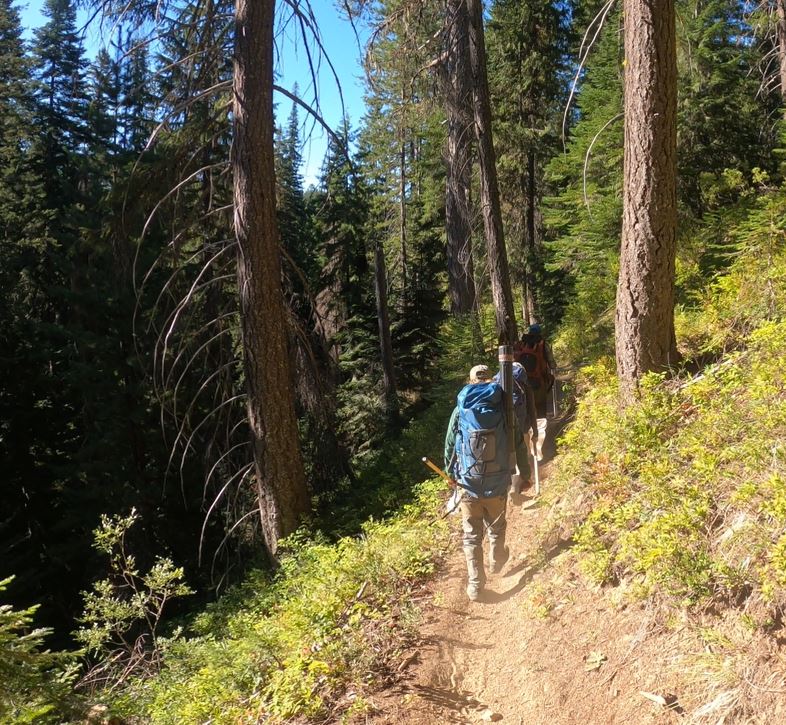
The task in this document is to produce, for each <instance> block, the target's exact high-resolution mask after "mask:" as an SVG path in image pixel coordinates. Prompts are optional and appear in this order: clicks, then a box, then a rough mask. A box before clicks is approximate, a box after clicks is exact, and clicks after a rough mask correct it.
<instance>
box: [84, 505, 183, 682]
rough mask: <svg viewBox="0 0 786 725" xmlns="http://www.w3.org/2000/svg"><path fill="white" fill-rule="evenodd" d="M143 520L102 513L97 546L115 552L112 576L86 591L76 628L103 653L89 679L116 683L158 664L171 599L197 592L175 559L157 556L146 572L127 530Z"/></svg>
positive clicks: (89, 644) (88, 645)
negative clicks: (131, 547)
mask: <svg viewBox="0 0 786 725" xmlns="http://www.w3.org/2000/svg"><path fill="white" fill-rule="evenodd" d="M138 520H139V514H138V513H137V512H136V511H135V510H133V509H132V510H131V513H130V514H129V515H128V516H106V515H103V516H102V517H101V525H100V526H99V527H98V528H97V529H96V530H95V548H96V549H97V550H98V551H101V552H103V553H105V554H107V555H108V556H109V577H108V578H106V579H102V580H101V581H99V582H96V583H95V584H94V585H93V591H92V592H85V593H84V599H85V609H84V613H83V614H82V617H81V618H80V620H79V621H80V622H81V623H82V624H84V625H85V626H83V627H81V628H80V629H79V630H78V631H77V632H76V637H77V639H78V640H79V641H80V642H81V643H82V644H84V645H85V647H86V648H87V651H88V652H90V653H92V654H94V655H96V656H98V657H99V658H100V659H99V662H98V664H97V665H96V666H95V667H94V668H93V669H92V670H91V671H90V672H89V673H88V675H87V676H86V678H85V682H86V683H91V684H95V683H101V684H102V685H105V686H106V685H108V686H115V685H117V684H119V683H121V682H122V681H123V680H124V679H125V678H126V677H128V676H129V675H130V674H131V673H132V672H135V671H137V670H139V669H144V670H151V669H152V670H155V669H156V668H157V667H158V665H159V664H160V661H161V654H162V652H163V648H164V646H165V644H167V643H168V640H161V638H160V636H159V627H160V625H161V623H162V620H163V615H164V610H165V609H166V607H167V603H168V602H169V601H170V600H171V599H174V598H177V597H183V596H187V595H189V594H192V593H193V592H192V590H191V589H189V588H188V587H187V586H186V585H185V584H184V583H183V569H182V568H180V567H176V566H175V565H174V564H173V563H172V562H171V561H170V560H169V559H165V558H161V557H157V558H156V560H155V562H154V563H153V565H152V566H151V567H150V569H149V570H148V571H147V573H144V574H143V573H141V572H140V571H139V568H138V566H137V563H136V559H135V557H134V556H133V555H132V554H130V553H129V551H128V549H127V545H126V534H127V533H128V531H129V529H130V528H131V527H132V526H133V525H134V523H136V522H137V521H138Z"/></svg>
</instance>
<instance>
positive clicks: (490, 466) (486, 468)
mask: <svg viewBox="0 0 786 725" xmlns="http://www.w3.org/2000/svg"><path fill="white" fill-rule="evenodd" d="M519 435H520V434H519ZM510 463H511V456H510V455H509V452H508V441H507V432H506V429H505V414H504V393H503V390H502V386H500V385H498V384H497V383H495V382H493V381H492V380H491V373H490V372H489V369H488V366H486V365H475V366H474V367H473V368H472V370H470V372H469V383H468V384H467V385H465V386H464V387H463V388H462V389H461V391H460V392H459V394H458V396H457V398H456V408H455V409H454V411H453V413H452V415H451V416H450V423H449V424H448V430H447V435H446V436H445V468H446V469H447V471H448V473H449V474H450V475H451V476H452V477H453V479H454V481H455V482H456V485H457V486H459V487H460V488H461V489H462V495H461V500H460V503H459V510H460V511H461V525H462V529H463V537H462V543H463V547H464V556H465V557H466V560H467V578H468V583H467V596H468V597H469V598H470V599H471V600H472V601H477V600H478V599H480V597H481V595H482V593H483V587H484V586H485V583H486V572H485V568H484V564H483V533H484V530H485V532H486V533H487V534H488V539H489V567H490V569H491V571H492V572H493V573H498V572H500V571H501V570H502V567H503V566H504V565H505V562H507V560H508V558H509V556H510V552H509V550H508V547H507V546H505V530H506V527H507V520H506V506H507V498H508V488H509V487H510V480H511V465H510Z"/></svg>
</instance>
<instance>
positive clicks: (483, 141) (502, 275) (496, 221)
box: [466, 0, 517, 345]
mask: <svg viewBox="0 0 786 725" xmlns="http://www.w3.org/2000/svg"><path fill="white" fill-rule="evenodd" d="M466 2H467V10H468V14H469V47H470V63H471V70H472V91H473V96H474V103H473V108H474V115H475V137H476V140H477V146H478V166H479V168H480V203H481V207H482V209H483V227H484V231H485V234H486V246H487V256H488V265H489V274H490V276H491V295H492V298H493V300H494V312H495V317H496V322H497V337H498V340H499V343H500V344H501V345H505V344H507V345H512V344H513V342H514V341H515V340H516V338H517V332H516V317H515V314H514V311H513V293H512V291H511V288H510V272H509V268H508V254H507V250H506V249H505V237H504V235H503V231H502V212H501V210H500V206H499V187H498V184H497V166H496V164H497V160H496V156H495V154H494V142H493V139H492V135H491V102H490V100H489V86H488V77H487V74H486V43H485V38H484V34H483V7H482V5H483V3H482V0H466Z"/></svg>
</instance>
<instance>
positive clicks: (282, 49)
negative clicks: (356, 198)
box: [17, 0, 365, 186]
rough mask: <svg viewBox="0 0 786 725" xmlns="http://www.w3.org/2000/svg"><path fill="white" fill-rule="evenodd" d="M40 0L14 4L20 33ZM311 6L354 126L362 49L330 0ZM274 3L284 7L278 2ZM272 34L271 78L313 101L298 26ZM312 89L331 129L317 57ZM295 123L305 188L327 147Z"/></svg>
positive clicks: (331, 92) (282, 104) (332, 96)
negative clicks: (299, 136)
mask: <svg viewBox="0 0 786 725" xmlns="http://www.w3.org/2000/svg"><path fill="white" fill-rule="evenodd" d="M43 4H44V3H43V0H27V2H19V3H17V6H18V7H19V9H20V11H21V12H20V15H21V20H22V25H23V26H24V28H25V30H26V35H27V36H28V37H29V36H30V35H31V30H32V28H35V27H38V26H39V25H41V24H42V23H44V22H45V18H44V17H43V16H42V15H41V12H40V8H41V7H42V6H43ZM311 5H312V9H313V12H314V16H315V17H316V21H317V25H318V27H319V31H320V35H321V39H322V44H323V46H324V49H325V52H326V54H327V57H329V58H330V61H331V63H332V64H333V67H334V68H335V70H336V75H337V76H338V79H339V82H340V84H341V91H342V93H343V97H344V108H345V109H346V112H347V114H348V115H349V118H350V121H351V123H352V125H353V126H354V127H356V126H357V125H358V124H359V122H360V119H361V117H362V115H363V112H364V104H363V83H362V68H361V58H362V50H360V49H359V48H358V41H357V40H356V38H355V33H354V31H353V29H352V26H351V25H350V23H349V21H347V20H346V19H344V18H343V17H341V14H340V13H339V12H338V10H336V7H335V5H334V3H333V0H312V3H311ZM279 7H281V8H285V7H286V6H285V5H284V4H283V3H280V4H279ZM86 17H87V16H86V14H85V13H84V12H80V14H79V20H80V22H85V19H86ZM95 25H96V27H95V28H88V29H87V31H86V35H85V46H86V50H87V53H88V55H93V54H94V53H95V49H96V48H97V47H99V45H100V43H101V38H100V36H99V33H98V28H97V23H95ZM277 30H278V33H277V37H276V48H277V51H278V53H277V56H276V59H277V72H278V77H277V80H276V82H277V83H278V84H279V85H281V86H283V87H284V88H287V89H288V90H290V91H291V90H292V88H293V87H294V85H295V83H297V84H298V89H299V94H300V97H301V98H303V100H304V101H306V103H308V104H309V105H313V102H314V87H313V83H312V82H311V74H310V71H309V67H308V56H307V53H306V51H305V46H304V43H303V40H302V38H300V37H299V29H298V27H297V25H296V23H295V22H294V21H291V22H289V23H287V24H286V26H285V27H283V28H282V27H278V28H277ZM359 31H361V44H362V43H363V42H364V40H365V35H364V34H363V33H362V29H361V28H359ZM310 47H311V49H312V56H313V57H314V62H315V65H316V64H317V60H316V56H317V55H318V51H317V50H316V48H315V47H314V44H313V43H311V45H310ZM317 85H318V88H317V91H318V96H319V106H320V110H321V113H322V115H323V117H324V118H325V120H326V121H327V123H328V124H329V125H330V126H331V127H332V128H336V127H337V126H338V125H339V123H340V121H341V115H342V111H341V96H340V94H339V90H338V86H337V84H336V80H335V78H334V77H333V73H332V72H331V71H330V68H329V67H328V64H327V63H326V62H324V61H322V63H321V64H319V68H318V73H317ZM276 101H277V103H278V113H279V116H280V118H281V119H282V120H285V119H286V118H287V116H289V112H290V110H291V108H292V103H291V101H290V100H289V99H288V98H285V97H283V96H280V95H277V97H276ZM299 117H300V120H301V126H302V128H303V135H304V145H303V177H304V180H305V183H306V186H308V185H309V184H312V183H314V182H315V181H316V177H317V175H318V174H319V169H320V167H321V165H322V160H323V158H324V156H325V150H326V148H327V134H326V133H325V131H323V129H322V128H321V126H319V125H318V124H314V123H313V122H310V121H309V120H308V119H306V118H305V113H304V112H302V111H299Z"/></svg>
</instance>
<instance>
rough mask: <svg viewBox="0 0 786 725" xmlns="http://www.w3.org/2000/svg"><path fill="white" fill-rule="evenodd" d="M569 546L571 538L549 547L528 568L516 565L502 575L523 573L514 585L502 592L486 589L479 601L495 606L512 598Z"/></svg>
mask: <svg viewBox="0 0 786 725" xmlns="http://www.w3.org/2000/svg"><path fill="white" fill-rule="evenodd" d="M571 546H573V537H571V538H570V539H565V540H563V541H560V542H559V543H558V544H557V545H556V546H553V547H551V549H549V550H548V551H547V552H546V554H545V556H544V557H543V558H542V559H541V560H540V561H539V562H538V563H537V564H534V565H532V566H530V567H529V568H527V563H526V562H521V564H517V565H516V566H515V567H513V569H511V570H510V571H507V572H505V573H504V574H503V576H506V577H509V576H513V575H514V574H517V573H518V572H520V571H524V574H523V575H522V576H521V577H520V578H519V580H518V581H517V582H516V584H515V585H514V586H512V587H511V588H510V589H506V590H505V591H504V592H494V591H491V590H490V589H487V590H486V591H485V592H484V597H483V599H482V600H481V601H482V602H483V603H485V604H496V603H498V602H504V601H507V600H508V599H510V598H511V597H514V596H515V595H516V594H518V593H519V592H520V591H521V590H522V589H524V587H525V586H527V584H529V583H530V582H531V581H532V579H533V578H534V577H535V574H537V573H538V572H540V571H543V569H545V568H546V565H547V564H548V563H549V562H551V561H552V560H553V559H555V558H556V557H558V556H559V555H560V554H561V553H562V552H563V551H566V550H567V549H570V547H571Z"/></svg>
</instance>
